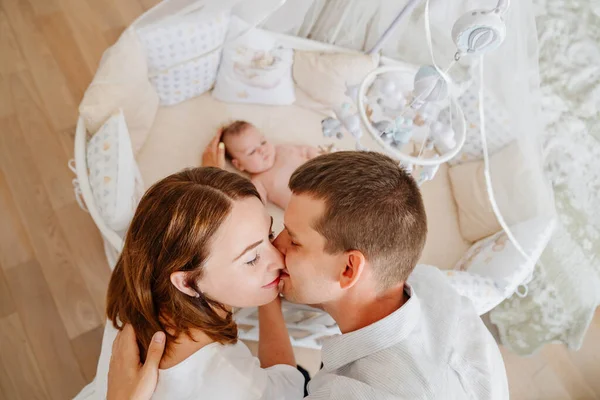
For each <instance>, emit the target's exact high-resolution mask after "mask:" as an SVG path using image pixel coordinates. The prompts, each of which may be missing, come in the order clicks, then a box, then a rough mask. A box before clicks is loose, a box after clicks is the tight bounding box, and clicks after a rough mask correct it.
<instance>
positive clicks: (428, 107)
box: [418, 103, 439, 123]
mask: <svg viewBox="0 0 600 400" xmlns="http://www.w3.org/2000/svg"><path fill="white" fill-rule="evenodd" d="M438 114H439V109H438V107H437V106H436V105H435V104H433V103H425V104H423V105H422V106H421V108H419V114H418V116H419V118H420V119H421V120H422V123H431V122H432V121H434V120H435V119H436V118H437V116H438Z"/></svg>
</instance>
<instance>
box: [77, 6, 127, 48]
mask: <svg viewBox="0 0 600 400" xmlns="http://www.w3.org/2000/svg"><path fill="white" fill-rule="evenodd" d="M82 1H85V2H87V4H88V5H89V7H90V9H91V10H92V12H93V13H94V15H95V16H96V21H97V23H98V26H99V27H100V29H101V30H102V31H107V30H109V29H114V28H119V27H121V28H123V27H125V26H126V24H125V22H124V21H123V20H122V17H121V13H120V12H119V9H118V5H117V4H115V3H114V2H113V1H111V0H103V1H98V0H82ZM109 44H112V43H109Z"/></svg>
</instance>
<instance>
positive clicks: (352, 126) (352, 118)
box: [342, 114, 363, 139]
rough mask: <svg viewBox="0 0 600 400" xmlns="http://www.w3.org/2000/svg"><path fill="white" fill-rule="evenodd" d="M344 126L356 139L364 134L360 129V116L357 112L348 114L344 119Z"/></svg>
mask: <svg viewBox="0 0 600 400" xmlns="http://www.w3.org/2000/svg"><path fill="white" fill-rule="evenodd" d="M342 124H343V125H344V127H345V128H346V129H347V130H348V132H350V133H351V134H352V136H354V138H356V139H360V138H361V137H362V135H363V133H362V130H361V129H360V118H359V116H358V115H356V114H352V115H348V116H346V117H344V119H343V120H342Z"/></svg>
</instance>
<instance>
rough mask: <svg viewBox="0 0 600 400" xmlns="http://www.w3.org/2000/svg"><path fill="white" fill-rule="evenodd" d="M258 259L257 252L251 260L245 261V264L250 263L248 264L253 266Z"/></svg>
mask: <svg viewBox="0 0 600 400" xmlns="http://www.w3.org/2000/svg"><path fill="white" fill-rule="evenodd" d="M259 261H260V254H259V253H256V257H254V259H252V260H250V261H248V262H246V265H250V266H252V267H253V266H255V265H256V263H258V262H259Z"/></svg>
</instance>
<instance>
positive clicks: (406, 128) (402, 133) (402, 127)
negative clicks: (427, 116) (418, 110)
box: [394, 117, 413, 146]
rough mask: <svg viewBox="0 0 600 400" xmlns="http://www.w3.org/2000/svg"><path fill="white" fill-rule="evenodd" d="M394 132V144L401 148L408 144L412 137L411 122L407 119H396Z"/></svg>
mask: <svg viewBox="0 0 600 400" xmlns="http://www.w3.org/2000/svg"><path fill="white" fill-rule="evenodd" d="M395 123H396V131H395V132H394V142H396V143H397V144H399V145H401V146H403V145H405V144H406V143H408V142H410V139H411V138H412V135H413V121H412V119H409V118H404V117H397V118H396V120H395Z"/></svg>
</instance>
